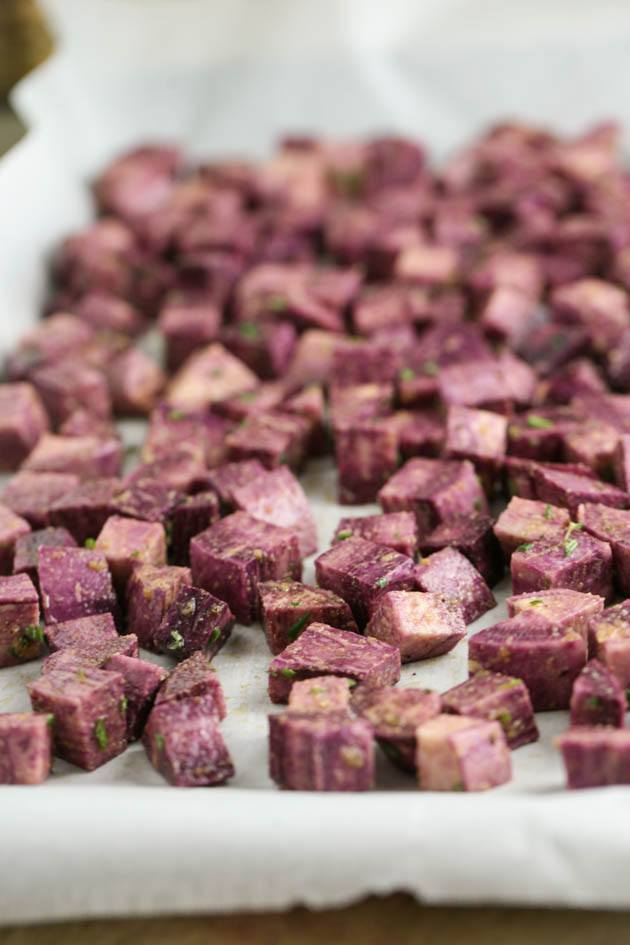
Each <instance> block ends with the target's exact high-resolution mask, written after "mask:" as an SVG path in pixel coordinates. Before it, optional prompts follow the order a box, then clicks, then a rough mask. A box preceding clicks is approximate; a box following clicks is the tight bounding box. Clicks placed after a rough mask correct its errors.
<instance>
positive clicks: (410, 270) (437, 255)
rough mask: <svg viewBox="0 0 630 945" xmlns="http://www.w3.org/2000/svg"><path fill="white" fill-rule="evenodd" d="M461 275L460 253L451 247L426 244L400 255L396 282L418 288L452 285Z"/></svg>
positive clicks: (408, 248)
mask: <svg viewBox="0 0 630 945" xmlns="http://www.w3.org/2000/svg"><path fill="white" fill-rule="evenodd" d="M459 273H460V260H459V253H458V252H457V250H456V249H454V248H453V247H451V246H438V245H437V244H429V243H425V244H422V245H418V246H408V247H407V248H406V249H403V251H402V252H401V253H400V254H399V255H398V258H397V259H396V263H395V266H394V280H395V281H396V282H403V283H408V284H410V285H417V286H438V285H450V284H451V283H453V282H455V281H456V280H457V278H458V276H459Z"/></svg>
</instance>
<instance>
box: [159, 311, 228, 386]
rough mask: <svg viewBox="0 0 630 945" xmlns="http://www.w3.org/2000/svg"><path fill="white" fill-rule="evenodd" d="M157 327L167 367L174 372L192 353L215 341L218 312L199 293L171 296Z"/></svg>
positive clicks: (218, 322) (219, 313) (161, 313)
mask: <svg viewBox="0 0 630 945" xmlns="http://www.w3.org/2000/svg"><path fill="white" fill-rule="evenodd" d="M158 327H159V329H160V332H161V334H162V335H163V337H164V341H165V343H166V366H167V368H168V370H169V371H170V372H173V371H177V370H178V369H179V368H180V367H181V366H182V364H183V363H184V362H185V361H186V360H187V359H188V358H189V357H190V355H191V354H192V353H193V352H194V351H197V350H199V348H203V347H205V346H206V345H208V344H210V342H212V341H216V340H217V338H218V335H219V329H220V327H221V310H220V308H219V306H218V305H216V304H215V303H214V302H213V301H212V300H211V299H210V298H207V297H205V296H204V295H202V294H201V293H192V292H188V293H187V292H177V293H172V294H171V295H169V296H167V298H166V300H165V302H164V306H163V307H162V310H161V312H160V317H159V319H158Z"/></svg>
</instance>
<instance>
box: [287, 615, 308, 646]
mask: <svg viewBox="0 0 630 945" xmlns="http://www.w3.org/2000/svg"><path fill="white" fill-rule="evenodd" d="M310 622H311V615H310V613H308V614H304V615H303V616H302V617H300V619H299V620H296V621H295V623H294V624H293V626H292V627H289V629H288V630H287V637H288V638H289V640H297V638H298V637H299V635H300V633H301V632H302V630H303V629H304V627H306V626H307V624H309V623H310Z"/></svg>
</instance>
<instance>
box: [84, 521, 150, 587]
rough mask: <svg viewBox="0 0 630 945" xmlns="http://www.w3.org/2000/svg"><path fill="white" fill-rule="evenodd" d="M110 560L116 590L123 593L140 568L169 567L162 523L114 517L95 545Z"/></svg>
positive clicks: (104, 528) (101, 532)
mask: <svg viewBox="0 0 630 945" xmlns="http://www.w3.org/2000/svg"><path fill="white" fill-rule="evenodd" d="M94 548H95V549H96V551H100V552H101V554H103V555H104V556H105V558H106V560H107V564H108V567H109V570H110V571H111V575H112V579H113V581H114V585H115V587H116V588H117V589H118V590H119V591H120V592H121V593H123V592H124V589H125V587H126V585H127V581H128V580H129V577H130V575H131V572H132V570H133V569H134V567H135V566H136V565H138V564H150V565H153V566H154V567H159V566H160V565H165V564H166V535H165V532H164V527H163V526H162V525H161V524H160V523H159V522H141V521H137V520H136V519H133V518H121V517H120V516H118V515H112V516H111V517H110V518H108V519H107V521H106V522H105V524H104V525H103V528H102V529H101V531H100V534H99V536H98V538H97V539H96V543H95V545H94Z"/></svg>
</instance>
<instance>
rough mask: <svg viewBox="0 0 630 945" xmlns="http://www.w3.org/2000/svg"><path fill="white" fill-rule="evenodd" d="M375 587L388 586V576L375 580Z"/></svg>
mask: <svg viewBox="0 0 630 945" xmlns="http://www.w3.org/2000/svg"><path fill="white" fill-rule="evenodd" d="M374 587H380V588H381V589H382V588H384V587H387V578H386V577H380V578H379V579H378V581H375V582H374Z"/></svg>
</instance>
